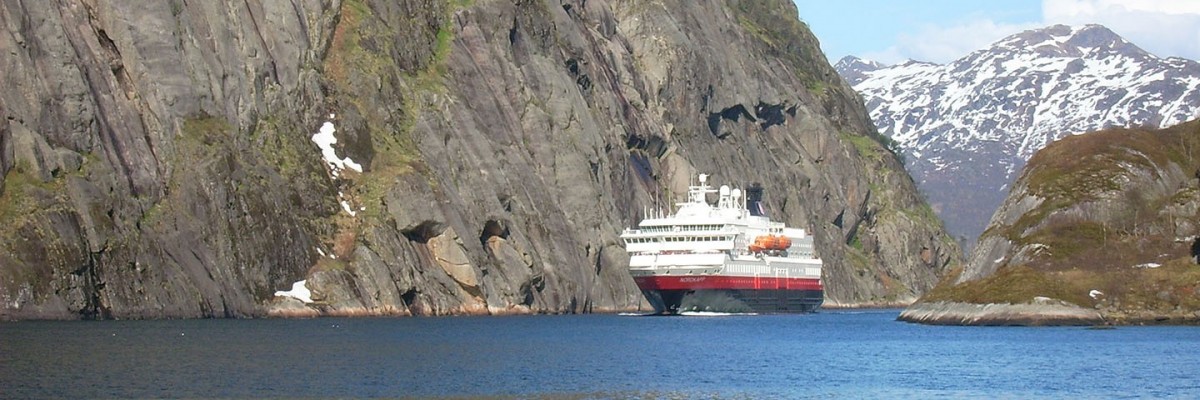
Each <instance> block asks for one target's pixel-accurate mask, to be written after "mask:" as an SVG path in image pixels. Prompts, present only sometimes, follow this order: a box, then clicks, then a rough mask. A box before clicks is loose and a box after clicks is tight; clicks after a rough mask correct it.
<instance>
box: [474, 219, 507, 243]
mask: <svg viewBox="0 0 1200 400" xmlns="http://www.w3.org/2000/svg"><path fill="white" fill-rule="evenodd" d="M492 237H500V238H501V239H508V224H505V223H503V222H501V221H497V220H494V219H489V220H487V222H485V223H483V230H482V231H480V232H479V243H480V244H482V245H484V246H487V242H488V240H490V239H491V238H492Z"/></svg>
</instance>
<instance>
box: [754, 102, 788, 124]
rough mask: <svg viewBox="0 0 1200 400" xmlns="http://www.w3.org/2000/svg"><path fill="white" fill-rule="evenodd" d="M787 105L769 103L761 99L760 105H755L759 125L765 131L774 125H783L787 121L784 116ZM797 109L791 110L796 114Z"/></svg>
mask: <svg viewBox="0 0 1200 400" xmlns="http://www.w3.org/2000/svg"><path fill="white" fill-rule="evenodd" d="M786 106H787V105H786V104H783V103H780V104H767V103H764V102H761V101H760V102H758V105H756V106H754V114H755V115H757V116H758V120H759V121H758V125H759V127H761V128H762V130H764V131H765V130H767V128H770V127H772V126H775V125H783V123H784V122H785V121H787V120H786V118H784V116H783V112H784V109H785V108H786ZM795 111H796V109H795V108H791V111H790V112H791V113H792V115H795Z"/></svg>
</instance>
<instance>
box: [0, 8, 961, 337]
mask: <svg viewBox="0 0 1200 400" xmlns="http://www.w3.org/2000/svg"><path fill="white" fill-rule="evenodd" d="M795 14H796V10H795V8H794V6H793V5H792V4H791V3H790V2H786V1H735V0H730V1H703V2H694V3H688V4H687V6H686V7H678V6H673V5H668V4H666V3H663V2H656V1H609V2H605V1H597V0H592V1H563V2H551V1H524V0H521V1H432V0H425V1H405V2H399V3H396V2H385V1H373V0H344V1H338V0H292V1H270V2H256V1H249V2H242V1H212V2H183V1H178V0H176V1H166V2H157V3H145V4H143V3H141V2H136V3H135V2H97V1H89V0H74V1H73V0H60V1H49V2H6V3H4V4H3V5H2V6H0V22H3V29H5V31H6V33H7V34H6V35H0V51H3V52H4V53H5V54H6V56H5V57H4V58H2V59H0V79H2V80H3V81H4V82H9V83H10V88H9V90H6V91H4V92H3V93H0V112H2V113H3V120H0V165H2V171H3V174H0V175H2V176H3V181H0V185H2V186H0V187H2V190H3V191H2V192H0V224H2V225H3V226H4V227H5V228H4V229H3V231H0V249H3V251H0V301H2V306H0V317H4V318H80V317H83V318H154V317H211V316H217V317H222V316H224V317H239V316H257V315H264V314H275V315H409V314H416V315H441V314H484V313H524V312H550V313H557V312H587V311H600V310H618V309H635V308H638V307H639V306H641V305H642V304H643V300H642V298H641V295H640V293H639V292H638V291H637V289H636V287H634V285H633V283H632V280H631V279H629V277H628V276H627V275H626V273H625V267H626V263H627V257H626V255H625V253H624V251H623V248H622V245H621V243H620V242H619V240H618V238H617V235H618V233H619V231H620V230H621V228H623V227H626V226H630V225H632V224H634V223H636V221H637V220H638V218H640V215H638V212H640V211H639V210H642V209H643V206H651V205H655V204H666V203H668V202H670V201H671V200H672V199H673V198H678V196H679V194H680V193H681V192H682V191H683V190H684V189H685V187H686V185H687V182H688V180H689V178H690V177H691V176H694V175H695V173H697V172H706V173H710V174H712V175H713V176H714V178H713V179H714V181H730V182H735V183H749V182H761V183H763V185H764V186H766V187H767V188H768V190H769V192H768V193H769V194H768V199H767V200H768V206H769V207H770V211H771V212H772V213H773V214H774V215H775V217H776V218H778V219H782V220H785V221H786V222H788V223H789V224H792V225H795V226H801V227H809V228H810V229H811V230H812V231H813V233H814V234H815V235H816V238H817V239H816V240H817V246H818V249H819V250H820V251H821V256H822V257H823V258H824V259H825V260H826V265H827V268H826V271H825V278H826V285H827V290H828V291H827V296H828V298H829V303H831V304H859V303H864V302H883V303H903V302H906V301H911V300H912V299H914V298H915V297H916V296H917V295H919V294H920V293H922V292H923V291H925V290H927V289H928V288H929V287H931V286H932V285H933V283H934V282H935V278H936V277H937V276H938V275H939V274H940V273H941V272H942V271H943V270H944V269H945V268H946V267H947V265H950V264H952V263H954V262H956V259H955V254H957V251H958V250H957V249H956V248H955V247H954V243H953V242H952V241H950V240H948V239H947V238H946V235H945V233H944V231H943V230H942V228H941V226H940V223H938V222H937V220H936V218H934V217H933V215H932V213H931V212H930V210H929V209H928V207H927V206H926V205H925V204H924V202H923V201H922V200H921V199H920V197H919V196H918V195H917V194H916V191H915V189H914V186H913V183H912V181H911V179H910V178H909V177H908V176H907V175H905V174H904V173H903V172H902V170H901V168H900V165H899V164H898V163H897V162H896V160H895V158H894V156H893V155H892V154H891V153H889V152H887V151H886V150H885V149H883V148H882V147H881V146H879V144H878V142H877V140H875V139H872V137H878V136H877V134H876V133H875V132H874V130H873V128H871V127H870V124H869V120H868V119H867V116H866V112H865V111H864V109H863V108H862V106H861V104H860V103H859V102H858V100H857V98H856V97H855V95H854V94H853V92H852V91H851V90H850V89H849V87H848V86H846V85H845V84H844V83H843V82H842V81H841V79H840V78H838V77H837V75H836V74H835V73H834V72H833V70H832V68H831V67H830V66H829V65H828V64H827V63H826V62H825V61H824V57H823V56H822V55H821V54H820V52H819V50H818V46H817V44H816V41H815V39H814V38H813V36H812V35H811V33H810V32H809V31H808V30H807V29H806V28H805V27H804V26H803V25H802V24H801V23H800V22H799V21H798V20H797V19H796V18H795ZM300 281H302V282H300ZM297 283H298V284H297ZM288 289H293V290H291V291H287V290H288ZM301 299H303V301H304V302H302V300H301ZM308 301H311V302H308Z"/></svg>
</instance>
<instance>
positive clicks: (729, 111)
mask: <svg viewBox="0 0 1200 400" xmlns="http://www.w3.org/2000/svg"><path fill="white" fill-rule="evenodd" d="M743 117H745V118H746V119H747V120H749V121H750V122H758V119H756V118H754V116H753V115H750V111H748V110H746V106H743V105H741V104H735V105H733V106H731V107H726V108H725V109H723V110H721V111H719V112H715V113H709V114H708V130H709V132H711V133H712V134H713V136H716V137H717V139H724V138H727V137H729V135H730V132H722V131H721V121H722V120H727V121H733V122H738V121H740V120H741V119H742V118H743Z"/></svg>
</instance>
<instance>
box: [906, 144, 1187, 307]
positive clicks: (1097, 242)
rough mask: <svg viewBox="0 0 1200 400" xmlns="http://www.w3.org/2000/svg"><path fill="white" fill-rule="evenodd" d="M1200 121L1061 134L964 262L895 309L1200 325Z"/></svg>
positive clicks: (1036, 159) (1025, 175) (1038, 156)
mask: <svg viewBox="0 0 1200 400" xmlns="http://www.w3.org/2000/svg"><path fill="white" fill-rule="evenodd" d="M1198 156H1200V121H1192V122H1188V123H1184V124H1180V125H1176V126H1174V127H1171V128H1167V129H1162V130H1146V129H1109V130H1104V131H1099V132H1093V133H1088V134H1084V135H1078V136H1071V137H1067V138H1064V139H1062V140H1059V141H1058V142H1055V143H1053V144H1051V145H1050V146H1047V147H1046V148H1045V149H1043V150H1041V151H1040V152H1038V153H1037V154H1036V155H1034V157H1033V158H1032V159H1031V160H1030V161H1029V164H1028V165H1027V166H1026V167H1025V170H1024V171H1023V173H1022V175H1021V177H1020V178H1019V179H1018V180H1017V182H1016V183H1015V184H1014V186H1013V189H1012V191H1011V192H1010V193H1009V195H1008V198H1007V199H1006V200H1005V202H1004V203H1003V205H1002V206H1001V207H1000V208H999V209H998V210H997V211H996V213H995V214H994V215H993V216H992V219H991V222H990V223H989V226H988V228H987V230H986V231H985V232H984V233H983V235H981V236H980V238H979V244H978V245H977V246H976V248H975V249H974V250H973V251H972V252H971V255H970V258H969V261H968V262H967V264H966V265H965V266H964V267H961V268H956V269H954V270H952V271H950V272H949V273H948V274H947V276H946V277H944V279H943V280H942V282H941V283H940V284H938V285H937V286H936V287H935V288H933V289H932V290H930V291H929V292H928V293H926V294H925V295H924V296H923V297H922V298H921V299H920V300H919V301H918V302H917V303H915V304H913V305H912V306H910V307H909V308H908V309H906V310H905V311H904V312H903V313H901V315H900V319H901V320H904V321H909V322H919V323H928V324H945V325H1127V324H1197V323H1200V265H1197V256H1198V255H1200V241H1198V239H1197V236H1198V231H1200V162H1198V159H1197V157H1198Z"/></svg>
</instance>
